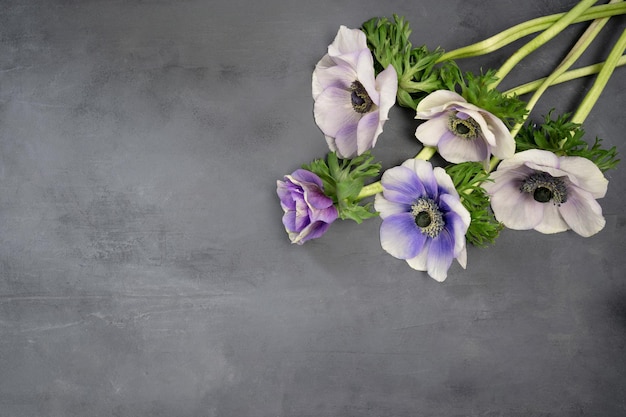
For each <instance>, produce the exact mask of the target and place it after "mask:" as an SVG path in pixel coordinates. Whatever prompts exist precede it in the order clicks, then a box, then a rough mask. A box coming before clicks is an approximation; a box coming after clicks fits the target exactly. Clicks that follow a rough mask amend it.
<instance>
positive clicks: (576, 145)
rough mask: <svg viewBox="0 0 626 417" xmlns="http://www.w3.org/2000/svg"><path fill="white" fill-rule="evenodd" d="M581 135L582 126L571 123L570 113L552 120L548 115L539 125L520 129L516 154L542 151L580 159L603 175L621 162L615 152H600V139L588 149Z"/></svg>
mask: <svg viewBox="0 0 626 417" xmlns="http://www.w3.org/2000/svg"><path fill="white" fill-rule="evenodd" d="M584 134H585V131H584V130H583V128H582V125H580V124H578V123H573V122H571V121H570V114H569V113H566V114H563V115H560V116H558V117H556V118H555V119H553V118H552V112H550V113H548V115H547V116H545V118H544V122H543V123H542V124H540V125H536V124H529V125H526V126H524V127H522V128H521V129H520V131H519V132H518V134H517V135H516V137H515V142H516V149H517V151H518V152H521V151H526V150H529V149H542V150H546V151H550V152H553V153H555V154H557V155H559V156H580V157H583V158H587V159H589V160H590V161H592V162H593V163H595V164H596V166H597V167H598V168H599V169H600V170H601V171H602V172H605V171H608V170H609V169H613V168H615V167H616V166H617V164H618V163H619V161H620V160H619V159H618V158H617V148H616V147H615V146H613V147H612V148H609V149H605V148H603V147H602V139H600V138H598V137H596V138H595V140H594V143H593V145H592V146H591V147H589V144H588V143H587V142H585V141H584V140H583V136H584Z"/></svg>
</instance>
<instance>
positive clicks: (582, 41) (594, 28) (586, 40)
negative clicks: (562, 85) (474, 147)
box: [511, 0, 622, 137]
mask: <svg viewBox="0 0 626 417" xmlns="http://www.w3.org/2000/svg"><path fill="white" fill-rule="evenodd" d="M619 1H622V0H611V3H615V2H619ZM608 21H609V18H608V17H603V18H600V19H596V20H594V21H593V22H592V23H591V24H590V25H589V27H588V28H587V30H585V32H584V33H583V34H582V35H581V36H580V38H578V41H577V42H576V44H574V46H573V47H572V49H571V50H570V51H569V53H568V54H567V55H566V56H565V58H563V60H562V61H561V63H560V64H559V65H557V67H556V68H555V69H554V71H552V73H551V74H550V75H549V76H548V77H546V78H545V79H544V80H543V82H542V83H541V84H540V85H539V87H538V88H537V90H536V91H535V93H534V94H533V95H532V97H531V98H530V99H529V100H528V102H527V103H526V110H527V113H526V115H528V114H530V112H531V111H532V109H533V108H534V107H535V105H536V104H537V102H538V101H539V98H540V97H541V95H542V94H543V93H544V92H545V91H546V90H547V89H548V87H550V86H551V85H552V84H553V83H554V80H556V79H557V78H558V77H560V76H561V75H562V74H563V73H564V72H565V71H567V70H568V69H569V68H570V67H571V66H572V65H573V64H574V62H576V60H577V59H578V58H580V56H581V55H582V54H583V52H585V50H586V49H587V48H588V47H589V45H590V44H591V42H592V41H593V40H594V39H595V38H596V36H598V33H600V31H601V30H602V28H603V27H604V26H605V25H606V23H607V22H608ZM526 117H528V116H526ZM526 117H524V120H522V121H521V122H519V123H517V124H516V125H515V126H513V128H512V129H511V135H512V136H513V137H515V136H516V135H517V132H519V130H520V129H521V128H522V126H523V125H524V121H525V119H526Z"/></svg>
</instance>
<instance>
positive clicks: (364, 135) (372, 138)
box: [356, 111, 383, 155]
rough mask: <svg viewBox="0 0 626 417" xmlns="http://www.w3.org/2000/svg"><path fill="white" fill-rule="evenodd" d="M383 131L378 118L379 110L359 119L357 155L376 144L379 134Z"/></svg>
mask: <svg viewBox="0 0 626 417" xmlns="http://www.w3.org/2000/svg"><path fill="white" fill-rule="evenodd" d="M382 131H383V129H382V125H381V123H380V122H379V120H378V111H373V112H371V113H368V114H366V115H365V116H363V117H362V118H361V120H359V124H358V125H357V130H356V137H357V155H361V154H362V153H363V152H365V151H368V150H370V149H372V148H373V147H374V145H376V139H378V135H380V133H381V132H382Z"/></svg>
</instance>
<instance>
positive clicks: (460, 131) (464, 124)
mask: <svg viewBox="0 0 626 417" xmlns="http://www.w3.org/2000/svg"><path fill="white" fill-rule="evenodd" d="M448 129H450V131H451V132H452V133H454V135H455V136H458V137H461V138H465V139H470V140H471V139H476V138H477V137H479V136H480V125H479V124H478V123H476V120H474V119H472V118H471V117H470V116H468V115H467V114H465V113H462V112H453V113H451V114H450V117H449V118H448Z"/></svg>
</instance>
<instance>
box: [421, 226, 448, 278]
mask: <svg viewBox="0 0 626 417" xmlns="http://www.w3.org/2000/svg"><path fill="white" fill-rule="evenodd" d="M453 259H454V240H453V239H452V236H450V233H448V231H447V230H446V229H443V230H442V231H441V233H439V236H437V237H436V238H434V239H432V241H431V243H430V249H429V250H428V260H427V261H426V265H427V267H428V275H430V276H431V277H433V278H434V279H435V280H437V281H439V282H442V281H445V279H446V277H447V276H448V269H450V265H452V260H453Z"/></svg>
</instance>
